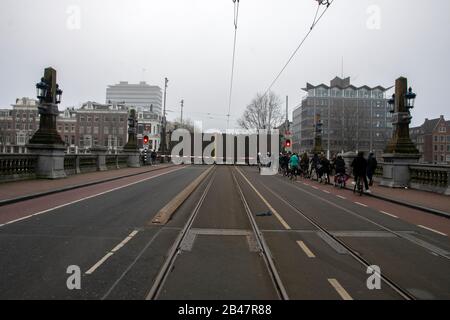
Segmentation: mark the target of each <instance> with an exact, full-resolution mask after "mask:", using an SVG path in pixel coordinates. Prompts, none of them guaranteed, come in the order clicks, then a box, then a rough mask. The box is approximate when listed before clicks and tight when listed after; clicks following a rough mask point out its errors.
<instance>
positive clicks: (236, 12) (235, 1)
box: [227, 0, 239, 129]
mask: <svg viewBox="0 0 450 320" xmlns="http://www.w3.org/2000/svg"><path fill="white" fill-rule="evenodd" d="M233 4H234V42H233V59H232V62H231V80H230V96H229V98H228V113H227V117H228V119H227V129H228V128H229V126H230V112H231V101H232V96H233V80H234V66H235V60H236V40H237V29H238V19H239V0H233Z"/></svg>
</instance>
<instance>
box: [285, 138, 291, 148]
mask: <svg viewBox="0 0 450 320" xmlns="http://www.w3.org/2000/svg"><path fill="white" fill-rule="evenodd" d="M290 147H291V140H286V148H290Z"/></svg>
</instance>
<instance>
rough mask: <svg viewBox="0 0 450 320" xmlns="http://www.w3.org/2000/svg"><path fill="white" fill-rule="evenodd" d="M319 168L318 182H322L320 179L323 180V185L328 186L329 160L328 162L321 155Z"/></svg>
mask: <svg viewBox="0 0 450 320" xmlns="http://www.w3.org/2000/svg"><path fill="white" fill-rule="evenodd" d="M320 166H321V169H320V180H322V178H325V184H330V171H331V165H330V160H328V159H327V157H325V155H324V154H323V153H322V154H321V155H320ZM324 176H325V177H324Z"/></svg>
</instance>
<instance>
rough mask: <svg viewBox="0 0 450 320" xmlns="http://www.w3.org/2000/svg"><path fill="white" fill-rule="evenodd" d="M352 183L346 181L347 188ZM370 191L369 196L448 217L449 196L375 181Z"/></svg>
mask: <svg viewBox="0 0 450 320" xmlns="http://www.w3.org/2000/svg"><path fill="white" fill-rule="evenodd" d="M330 181H331V183H333V181H334V176H331V177H330ZM352 182H353V178H350V179H349V180H348V181H347V188H349V189H353V184H352ZM370 190H371V191H372V193H371V195H373V196H375V197H381V198H386V199H391V200H393V201H397V202H401V203H405V204H411V205H413V206H419V207H424V208H430V209H434V210H437V211H442V212H444V213H447V214H448V215H449V216H450V196H446V195H442V194H438V193H433V192H428V191H421V190H414V189H401V188H388V187H382V186H380V185H379V184H378V182H375V181H374V183H373V186H371V187H370Z"/></svg>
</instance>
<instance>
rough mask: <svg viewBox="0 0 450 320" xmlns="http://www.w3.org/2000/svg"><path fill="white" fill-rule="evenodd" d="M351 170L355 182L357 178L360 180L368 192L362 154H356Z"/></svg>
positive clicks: (364, 160) (365, 166)
mask: <svg viewBox="0 0 450 320" xmlns="http://www.w3.org/2000/svg"><path fill="white" fill-rule="evenodd" d="M351 166H352V168H353V176H354V177H355V182H356V180H357V178H360V179H362V181H363V182H364V187H365V189H366V191H367V192H370V191H369V183H368V182H367V160H366V159H365V158H364V152H362V151H360V152H358V155H357V156H356V158H355V159H353V162H352V164H351Z"/></svg>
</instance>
